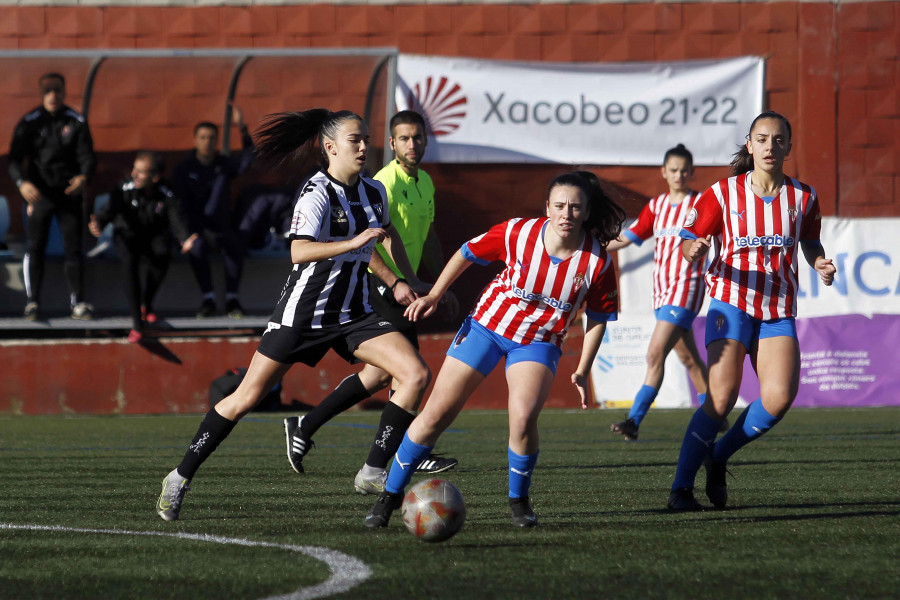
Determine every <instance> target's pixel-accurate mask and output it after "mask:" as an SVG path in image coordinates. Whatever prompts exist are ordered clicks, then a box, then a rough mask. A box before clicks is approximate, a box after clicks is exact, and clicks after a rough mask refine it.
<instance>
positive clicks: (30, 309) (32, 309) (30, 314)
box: [24, 302, 41, 321]
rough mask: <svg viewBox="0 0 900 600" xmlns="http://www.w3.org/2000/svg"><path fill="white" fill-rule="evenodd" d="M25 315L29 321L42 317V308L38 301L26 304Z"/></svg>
mask: <svg viewBox="0 0 900 600" xmlns="http://www.w3.org/2000/svg"><path fill="white" fill-rule="evenodd" d="M24 317H25V319H26V320H27V321H37V320H38V319H40V318H41V310H40V309H39V308H38V303H37V302H29V303H28V304H26V305H25V313H24Z"/></svg>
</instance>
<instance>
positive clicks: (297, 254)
mask: <svg viewBox="0 0 900 600" xmlns="http://www.w3.org/2000/svg"><path fill="white" fill-rule="evenodd" d="M385 235H386V234H385V231H384V229H381V228H380V227H371V228H369V229H366V230H364V231H363V232H362V233H360V234H359V235H357V236H356V237H354V238H350V239H349V240H342V241H340V242H316V241H313V240H310V239H307V238H303V237H298V238H294V239H293V240H291V262H293V263H294V264H295V265H299V264H304V263H311V262H318V261H320V260H328V259H329V258H334V257H335V256H340V255H341V254H346V253H347V252H350V251H351V250H359V249H360V248H363V247H365V246H366V245H368V244H369V243H370V242H371V241H373V240H374V241H376V242H380V241H382V240H384V239H385ZM407 264H409V263H408V261H407Z"/></svg>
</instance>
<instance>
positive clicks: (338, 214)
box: [331, 206, 347, 223]
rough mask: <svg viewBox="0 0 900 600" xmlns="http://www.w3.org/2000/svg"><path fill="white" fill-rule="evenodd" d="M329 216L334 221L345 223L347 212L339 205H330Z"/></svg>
mask: <svg viewBox="0 0 900 600" xmlns="http://www.w3.org/2000/svg"><path fill="white" fill-rule="evenodd" d="M331 218H332V220H333V221H335V222H336V223H346V222H347V213H346V212H344V209H343V208H341V207H340V206H332V207H331Z"/></svg>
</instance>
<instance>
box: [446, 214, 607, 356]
mask: <svg viewBox="0 0 900 600" xmlns="http://www.w3.org/2000/svg"><path fill="white" fill-rule="evenodd" d="M548 221H549V220H548V219H547V218H546V217H543V218H539V219H511V220H509V221H507V222H505V223H501V224H499V225H495V226H494V227H492V228H491V229H490V231H488V232H487V233H484V234H482V235H480V236H478V237H476V238H474V239H472V240H469V241H468V242H466V243H465V244H464V245H463V247H462V250H461V251H462V254H463V256H464V257H466V259H468V260H470V261H472V262H477V263H479V264H483V265H485V264H488V263H490V262H491V261H494V260H501V261H503V262H505V263H506V268H504V269H503V271H501V272H500V274H499V275H497V277H496V278H494V280H493V281H492V282H491V283H490V285H488V286H487V288H486V289H485V291H484V292H483V293H482V294H481V298H480V299H479V301H478V305H477V306H476V307H475V310H474V312H473V313H472V317H473V318H474V319H475V320H476V321H478V322H479V323H480V324H482V325H484V326H485V327H487V328H488V329H490V330H491V331H493V332H495V333H497V334H499V335H502V336H503V337H505V338H507V339H510V340H512V341H514V342H516V343H519V344H530V343H531V342H550V343H553V344H556V345H557V346H562V342H563V339H564V338H565V336H566V332H567V331H568V329H569V325H571V323H572V321H573V320H574V318H575V315H576V313H577V312H578V309H579V308H581V306H582V305H584V304H585V303H586V304H587V306H586V307H585V311H586V313H587V315H588V316H589V317H590V318H592V319H594V320H596V321H614V320H616V318H617V313H618V310H619V293H618V292H619V290H618V284H617V283H616V273H615V268H614V267H613V265H612V261H611V260H610V258H609V255H608V254H607V253H606V248H604V247H603V246H601V245H600V242H599V241H597V239H596V238H594V237H593V236H591V235H586V236H585V239H584V244H583V245H582V247H581V249H580V250H578V251H576V252H575V253H574V254H573V255H572V256H571V257H569V258H567V259H566V260H563V261H559V260H558V259H555V258H552V257H551V256H550V255H549V254H547V251H546V250H545V249H544V236H543V233H544V228H545V227H546V226H547V223H548Z"/></svg>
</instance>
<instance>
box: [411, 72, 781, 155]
mask: <svg viewBox="0 0 900 600" xmlns="http://www.w3.org/2000/svg"><path fill="white" fill-rule="evenodd" d="M764 67H765V61H764V60H763V59H762V58H760V57H756V56H749V57H741V58H735V59H728V60H703V61H682V62H652V63H607V64H586V63H546V62H541V63H533V62H512V61H490V60H477V59H464V58H441V57H428V56H417V55H409V54H401V55H400V57H399V59H398V67H397V71H398V82H397V94H396V101H397V107H398V109H405V108H412V109H415V110H418V111H420V112H422V113H424V114H425V115H426V118H427V119H428V121H429V124H430V126H431V127H430V129H431V132H430V133H431V134H432V135H431V137H430V138H429V147H428V160H429V161H432V162H451V163H471V162H557V163H569V164H604V165H658V164H659V161H660V158H659V157H660V156H662V155H663V154H664V153H665V151H666V150H667V149H669V148H671V147H673V146H675V145H677V144H679V143H683V144H685V145H686V146H687V147H688V148H689V149H690V150H691V152H692V153H693V155H694V163H695V164H697V165H727V164H729V163H730V162H731V156H732V154H733V153H734V151H735V148H736V147H737V145H739V144H741V143H743V141H744V139H745V135H746V133H747V129H748V128H749V126H750V122H751V121H752V120H753V118H754V117H756V115H758V114H759V113H760V112H761V111H762V102H763V92H764V81H763V79H764Z"/></svg>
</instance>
